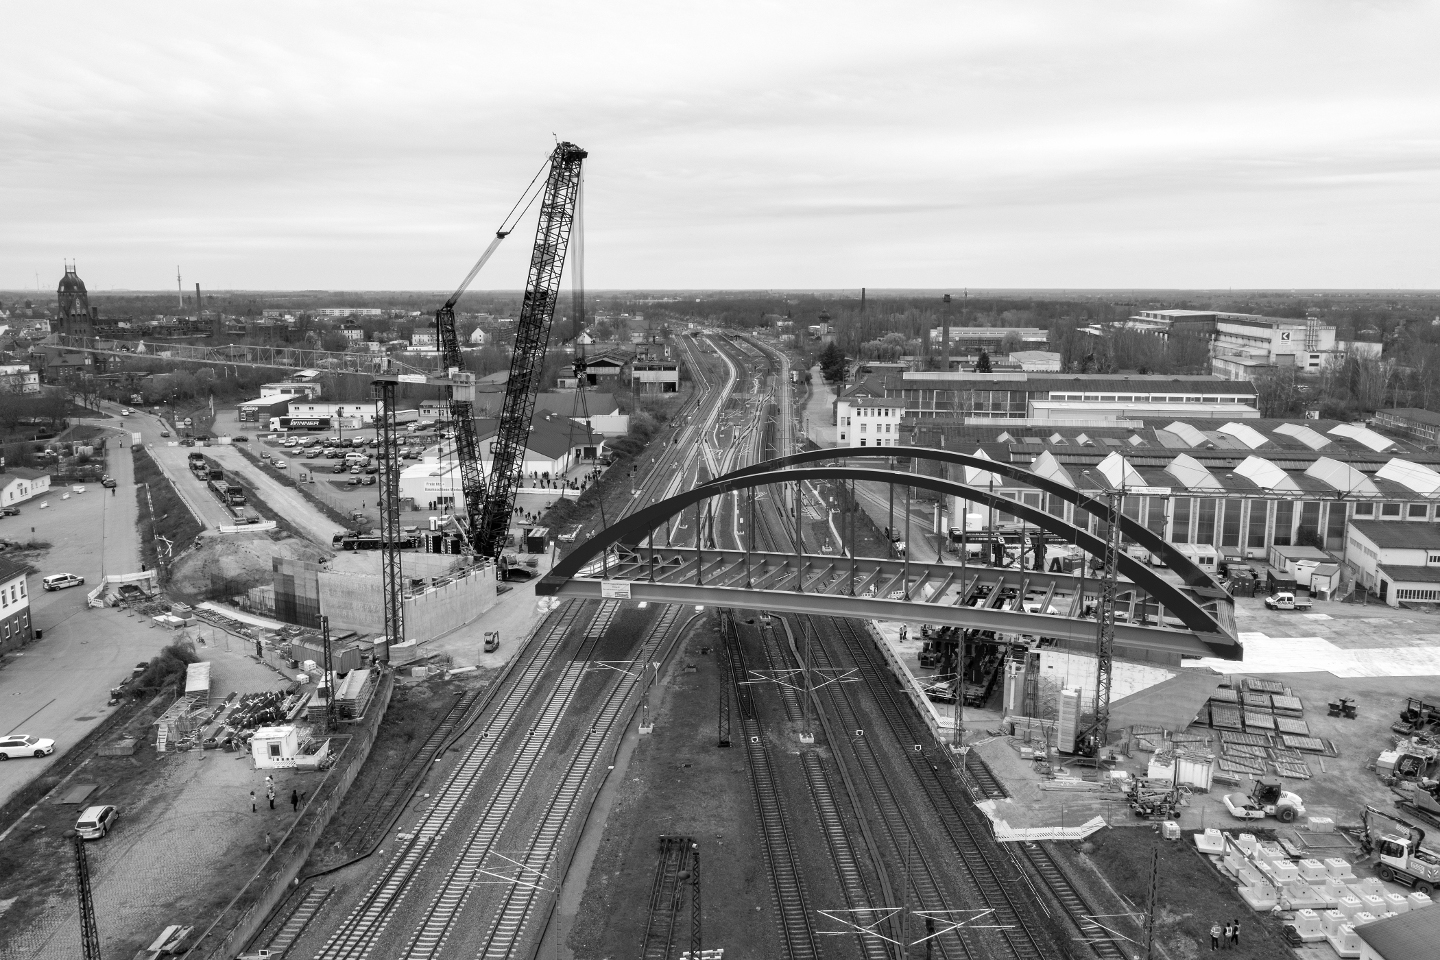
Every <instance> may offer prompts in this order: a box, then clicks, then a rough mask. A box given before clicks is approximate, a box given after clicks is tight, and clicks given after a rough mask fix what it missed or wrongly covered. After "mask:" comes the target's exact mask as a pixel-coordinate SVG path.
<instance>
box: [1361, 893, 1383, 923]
mask: <svg viewBox="0 0 1440 960" xmlns="http://www.w3.org/2000/svg"><path fill="white" fill-rule="evenodd" d="M1360 903H1361V905H1362V906H1363V907H1364V908H1365V912H1366V913H1368V914H1370V915H1371V916H1374V917H1378V916H1380V914H1382V913H1384V912H1385V910H1386V909H1387V908H1386V906H1385V896H1384V894H1375V893H1367V894H1365V895H1364V896H1363V897H1361V898H1360Z"/></svg>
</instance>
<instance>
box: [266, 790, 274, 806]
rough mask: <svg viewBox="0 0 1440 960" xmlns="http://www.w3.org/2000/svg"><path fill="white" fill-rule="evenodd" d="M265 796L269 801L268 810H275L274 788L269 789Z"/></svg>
mask: <svg viewBox="0 0 1440 960" xmlns="http://www.w3.org/2000/svg"><path fill="white" fill-rule="evenodd" d="M265 796H266V797H267V798H268V799H269V801H270V809H271V810H274V809H275V788H274V787H271V788H270V790H269V791H268V792H267V793H266V795H265Z"/></svg>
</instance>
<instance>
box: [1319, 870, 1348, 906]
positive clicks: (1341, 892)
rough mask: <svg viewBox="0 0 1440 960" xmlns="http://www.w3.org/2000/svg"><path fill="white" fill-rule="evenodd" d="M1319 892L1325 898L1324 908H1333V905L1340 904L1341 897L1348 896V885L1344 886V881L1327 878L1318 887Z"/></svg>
mask: <svg viewBox="0 0 1440 960" xmlns="http://www.w3.org/2000/svg"><path fill="white" fill-rule="evenodd" d="M1320 891H1321V893H1322V894H1323V895H1324V897H1325V906H1327V907H1333V906H1335V904H1337V903H1339V902H1340V898H1341V897H1348V896H1349V895H1350V887H1349V885H1348V884H1346V883H1345V881H1344V880H1340V879H1338V878H1336V877H1328V878H1327V879H1326V880H1325V883H1324V884H1323V885H1322V886H1321V887H1320Z"/></svg>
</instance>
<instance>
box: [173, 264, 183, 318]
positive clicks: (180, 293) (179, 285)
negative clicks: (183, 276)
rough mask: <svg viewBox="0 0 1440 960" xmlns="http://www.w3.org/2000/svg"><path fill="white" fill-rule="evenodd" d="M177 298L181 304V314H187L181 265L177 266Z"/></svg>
mask: <svg viewBox="0 0 1440 960" xmlns="http://www.w3.org/2000/svg"><path fill="white" fill-rule="evenodd" d="M175 296H176V298H177V300H178V301H179V304H180V312H181V313H184V312H185V286H184V284H182V283H181V282H180V265H179V264H176V265H175Z"/></svg>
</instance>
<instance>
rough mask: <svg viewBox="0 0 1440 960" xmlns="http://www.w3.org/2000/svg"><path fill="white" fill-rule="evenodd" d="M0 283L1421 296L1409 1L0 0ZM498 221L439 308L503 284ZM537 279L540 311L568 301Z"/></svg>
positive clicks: (1422, 97) (1434, 7)
mask: <svg viewBox="0 0 1440 960" xmlns="http://www.w3.org/2000/svg"><path fill="white" fill-rule="evenodd" d="M0 24H3V26H4V30H3V35H4V36H5V38H6V42H5V44H4V48H3V52H0V289H8V290H18V289H26V288H28V289H32V290H33V289H35V288H36V286H37V283H38V287H39V289H40V290H41V291H42V292H43V293H44V294H45V295H46V296H51V295H53V292H54V290H55V285H56V283H57V282H58V281H59V278H60V276H61V273H62V266H61V265H62V261H63V260H66V259H70V260H75V261H76V262H77V264H78V270H79V273H80V276H81V277H82V278H83V279H84V280H85V281H86V283H87V285H88V286H89V287H90V289H91V290H93V291H104V290H108V289H142V290H155V289H165V288H167V287H173V286H174V283H175V279H174V275H175V270H176V267H177V265H178V266H179V268H180V270H181V272H182V273H183V275H184V278H185V284H186V286H187V288H193V285H194V284H195V283H196V282H199V283H200V284H201V285H202V287H204V288H206V289H210V290H223V289H232V290H233V289H257V290H266V289H270V290H294V289H331V290H444V289H450V288H453V287H454V286H455V285H456V284H457V283H458V282H459V281H460V280H461V279H462V278H463V276H464V274H465V272H466V271H467V270H468V268H469V266H470V264H471V263H472V262H473V261H474V259H475V258H476V257H477V256H478V255H479V254H480V252H481V251H482V250H483V249H484V247H485V245H486V244H487V243H488V241H489V239H490V237H491V236H492V235H493V233H494V231H495V229H496V227H497V226H498V225H499V224H500V222H501V219H502V218H503V217H504V215H505V212H506V211H507V210H508V209H509V208H510V206H511V204H512V203H513V202H514V201H515V199H516V198H517V197H518V196H519V195H520V193H521V191H522V190H523V189H524V187H525V185H526V184H527V183H529V182H530V179H531V177H532V176H534V174H535V171H536V170H537V169H539V167H540V165H541V164H542V163H543V162H544V160H545V158H546V157H547V155H548V154H549V152H550V150H551V149H552V148H553V146H554V144H555V139H556V138H557V137H558V138H559V139H562V140H569V141H572V142H574V143H576V144H579V145H580V146H582V147H584V148H585V149H586V150H588V151H589V153H590V158H589V160H588V161H587V162H586V172H585V211H584V219H585V284H586V287H587V288H588V289H595V290H601V289H636V288H641V289H655V288H659V289H665V288H670V289H676V288H679V289H776V288H783V289H795V288H812V289H813V288H826V289H844V288H857V287H861V286H867V287H870V288H871V289H876V288H886V287H890V288H895V287H904V288H930V289H952V288H959V287H962V286H969V287H973V288H997V287H1012V288H1013V287H1041V288H1044V287H1070V288H1076V287H1079V288H1085V287H1090V288H1116V287H1119V288H1128V287H1134V288H1196V287H1202V288H1224V287H1248V288H1306V287H1316V288H1320V287H1324V288H1337V287H1358V288H1391V287H1399V288H1406V287H1409V288H1436V287H1440V277H1437V264H1440V258H1437V256H1436V252H1437V251H1436V246H1437V245H1436V240H1435V231H1436V225H1437V224H1440V216H1437V214H1440V203H1437V201H1440V89H1437V87H1440V71H1436V70H1435V68H1434V54H1433V42H1434V38H1435V37H1436V36H1437V35H1440V32H1437V27H1440V4H1436V3H1419V2H1400V0H1396V2H1334V0H1330V2H1327V0H1308V2H1297V3H1265V2H1233V3H1229V2H1221V0H1211V2H1203V3H1188V2H1181V0H1166V2H1164V3H1153V2H1143V3H1105V2H1096V3H1082V4H1077V3H1073V2H1055V3H1047V2H1035V3H1023V4H1011V3H999V2H993V3H961V2H949V3H927V2H909V3H895V2H890V3H878V2H877V3H851V2H845V0H829V2H825V3H810V2H785V3H757V2H745V0H729V2H725V3H673V2H656V3H637V2H627V0H611V2H609V3H603V4H596V3H570V2H564V0H560V2H555V0H552V2H546V3H510V4H503V5H502V4H495V3H477V2H474V0H469V2H455V3H449V2H423V0H411V2H406V3H373V2H366V0H349V2H347V3H344V4H336V3H309V2H287V3H284V4H238V3H214V4H210V3H207V4H195V3H174V4H172V3H162V2H144V3H139V4H113V3H96V2H88V0H70V2H67V3H65V4H7V5H6V7H5V10H4V13H3V15H0ZM533 230H534V215H533V212H532V215H531V217H530V218H529V219H528V220H527V221H525V222H524V223H523V224H522V226H521V228H520V229H518V230H516V231H515V233H514V234H513V235H512V236H511V237H510V238H509V239H508V240H506V241H505V243H504V244H503V245H502V247H501V251H500V253H499V254H497V256H496V257H495V258H494V259H493V260H492V261H491V262H490V264H489V265H488V266H487V267H486V269H485V271H484V272H483V273H482V274H481V275H480V277H479V278H478V279H477V280H476V282H475V284H474V287H475V289H506V290H513V289H517V288H519V287H520V286H521V285H522V284H523V282H524V275H525V266H526V263H527V260H528V255H529V246H530V243H531V241H532V239H533ZM567 285H568V281H567Z"/></svg>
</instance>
